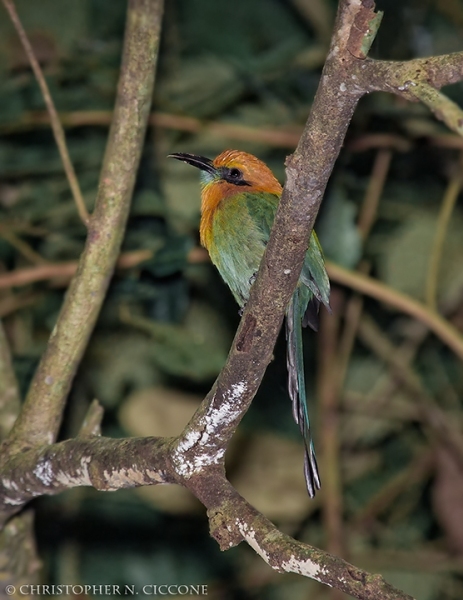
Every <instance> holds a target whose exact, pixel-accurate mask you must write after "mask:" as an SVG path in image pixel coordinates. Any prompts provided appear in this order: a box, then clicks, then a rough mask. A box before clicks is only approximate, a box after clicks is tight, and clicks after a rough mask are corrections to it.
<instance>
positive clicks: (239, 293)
mask: <svg viewBox="0 0 463 600" xmlns="http://www.w3.org/2000/svg"><path fill="white" fill-rule="evenodd" d="M169 157H170V158H175V159H177V160H181V161H183V162H185V163H187V164H189V165H192V166H194V167H196V168H198V169H199V170H200V184H201V220H200V227H199V232H200V242H201V244H202V246H204V247H205V248H206V249H207V251H208V252H209V256H210V258H211V261H212V263H213V264H214V265H215V266H216V267H217V269H218V271H219V273H220V275H221V276H222V279H223V280H224V281H225V283H226V284H227V285H228V287H229V288H230V290H231V292H232V294H233V296H234V297H235V299H236V301H237V302H238V304H239V306H240V308H241V310H242V309H243V308H244V307H245V305H246V302H247V300H248V298H249V293H250V289H251V286H252V283H253V282H254V280H255V278H256V274H257V272H258V270H259V265H260V262H261V260H262V257H263V255H264V251H265V247H266V245H267V242H268V240H269V237H270V231H271V229H272V225H273V221H274V218H275V213H276V210H277V207H278V203H279V201H280V198H281V194H282V191H283V188H282V186H281V184H280V183H279V181H278V180H277V179H276V177H275V176H274V174H273V173H272V171H271V170H270V168H269V167H268V166H267V165H266V164H265V163H264V162H263V161H261V160H260V159H259V158H257V157H256V156H254V155H252V154H249V153H247V152H243V151H240V150H225V151H224V152H222V153H221V154H219V155H218V156H217V157H216V158H215V159H213V160H211V159H210V158H206V157H204V156H198V155H195V154H188V153H185V152H176V153H172V154H170V155H169ZM329 296H330V282H329V279H328V275H327V272H326V269H325V262H324V257H323V252H322V249H321V246H320V242H319V241H318V238H317V235H316V233H315V232H312V234H311V236H310V240H309V242H308V249H307V251H306V254H305V258H304V263H303V267H302V272H301V275H300V277H299V281H298V284H297V286H296V289H295V290H294V293H293V295H292V297H291V300H290V302H289V305H288V307H287V310H286V315H285V316H286V319H285V323H286V340H287V369H288V392H289V396H290V399H291V401H292V409H293V417H294V420H295V421H296V423H297V425H298V426H299V429H300V432H301V434H302V437H303V439H304V449H305V452H304V476H305V482H306V487H307V491H308V494H309V496H310V497H311V498H313V497H314V496H315V493H316V491H317V490H319V489H320V486H321V482H320V474H319V470H318V466H317V459H316V456H315V449H314V442H313V438H312V433H311V428H310V424H309V413H308V407H307V399H306V388H305V377H304V357H303V345H302V326H307V325H309V326H310V327H311V328H312V329H314V330H315V331H316V330H317V329H318V312H319V307H320V305H322V304H323V305H324V306H325V307H326V308H327V309H328V310H329V311H330V312H331V309H330V304H329Z"/></svg>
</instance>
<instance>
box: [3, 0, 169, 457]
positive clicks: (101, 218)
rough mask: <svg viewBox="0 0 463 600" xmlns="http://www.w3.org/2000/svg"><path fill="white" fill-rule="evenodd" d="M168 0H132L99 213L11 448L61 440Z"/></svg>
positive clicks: (138, 141) (129, 179) (114, 243)
mask: <svg viewBox="0 0 463 600" xmlns="http://www.w3.org/2000/svg"><path fill="white" fill-rule="evenodd" d="M162 9H163V1H162V0H129V3H128V11H127V21H126V23H127V24H126V31H125V41H124V48H123V55H122V66H121V74H120V79H119V85H118V90H117V97H116V105H115V109H114V116H113V121H112V125H111V130H110V133H109V140H108V144H107V148H106V153H105V157H104V166H103V169H102V172H101V176H100V183H99V189H98V194H97V198H96V205H95V211H94V213H93V215H92V217H91V219H90V221H89V227H88V237H87V241H86V244H85V248H84V251H83V253H82V256H81V258H80V261H79V266H78V269H77V273H76V275H75V276H74V278H73V280H72V282H71V285H70V287H69V289H68V292H67V295H66V299H65V301H64V304H63V307H62V309H61V312H60V314H59V317H58V320H57V322H56V325H55V327H54V330H53V332H52V335H51V337H50V340H49V343H48V346H47V349H46V351H45V353H44V355H43V357H42V360H41V361H40V364H39V367H38V369H37V371H36V373H35V376H34V379H33V381H32V384H31V387H30V390H29V393H28V395H27V398H26V402H25V405H24V407H23V410H22V412H21V415H20V417H19V419H18V420H17V421H16V424H15V426H14V429H13V431H12V436H11V439H10V443H11V444H12V448H13V449H15V450H20V449H22V448H25V447H30V446H33V445H35V444H42V443H51V442H53V441H54V440H55V439H56V435H57V433H58V429H59V426H60V423H61V416H62V412H63V408H64V405H65V401H66V398H67V394H68V392H69V389H70V387H71V383H72V381H73V378H74V375H75V373H76V370H77V367H78V366H79V363H80V360H81V358H82V355H83V353H84V351H85V348H86V346H87V343H88V340H89V338H90V335H91V333H92V331H93V327H94V325H95V322H96V319H97V317H98V314H99V312H100V309H101V305H102V303H103V300H104V297H105V294H106V290H107V288H108V285H109V281H110V279H111V275H112V273H113V271H114V267H115V265H116V261H117V258H118V255H119V251H120V246H121V242H122V238H123V235H124V231H125V225H126V221H127V216H128V212H129V207H130V201H131V197H132V191H133V187H134V184H135V177H136V173H137V169H138V164H139V161H140V155H141V151H142V147H143V141H144V137H145V131H146V126H147V122H148V116H149V110H150V107H151V99H152V91H153V83H154V74H155V68H156V60H157V54H158V46H159V36H160V29H161V18H162Z"/></svg>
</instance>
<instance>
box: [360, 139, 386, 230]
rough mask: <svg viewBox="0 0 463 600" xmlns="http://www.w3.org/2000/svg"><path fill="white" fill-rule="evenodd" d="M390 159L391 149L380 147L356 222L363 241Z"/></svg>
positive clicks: (378, 198) (372, 217) (372, 221)
mask: <svg viewBox="0 0 463 600" xmlns="http://www.w3.org/2000/svg"><path fill="white" fill-rule="evenodd" d="M391 160H392V151H391V150H390V149H386V148H381V149H380V150H378V153H377V154H376V157H375V162H374V165H373V171H372V173H371V176H370V180H369V182H368V188H367V191H366V193H365V198H364V201H363V204H362V208H361V210H360V214H359V217H358V223H357V227H358V230H359V232H360V235H361V237H362V240H363V241H365V240H366V238H367V237H368V235H369V233H370V230H371V228H372V226H373V223H374V222H375V220H376V213H377V212H378V204H379V200H380V198H381V194H382V191H383V188H384V184H385V182H386V178H387V174H388V173H389V167H390V164H391Z"/></svg>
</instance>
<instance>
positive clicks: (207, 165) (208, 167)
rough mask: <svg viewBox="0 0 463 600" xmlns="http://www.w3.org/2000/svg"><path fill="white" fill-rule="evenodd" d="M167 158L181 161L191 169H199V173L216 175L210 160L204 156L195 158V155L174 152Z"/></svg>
mask: <svg viewBox="0 0 463 600" xmlns="http://www.w3.org/2000/svg"><path fill="white" fill-rule="evenodd" d="M167 158H176V159H177V160H182V161H183V162H185V163H188V164H189V165H192V166H193V167H197V168H198V169H201V171H207V172H208V173H216V172H217V169H216V168H215V167H214V165H213V163H212V160H211V159H210V158H206V157H205V156H197V155H196V154H188V153H186V152H174V153H173V154H169V155H168V157H167Z"/></svg>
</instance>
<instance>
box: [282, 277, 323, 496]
mask: <svg viewBox="0 0 463 600" xmlns="http://www.w3.org/2000/svg"><path fill="white" fill-rule="evenodd" d="M310 294H311V292H310V291H309V290H308V289H307V288H304V287H302V286H298V287H297V288H296V289H295V291H294V294H293V296H292V298H291V302H290V303H289V307H288V312H287V315H286V340H287V353H286V360H287V366H288V391H289V396H290V398H291V402H292V404H293V417H294V420H295V421H296V423H297V424H298V425H299V430H300V432H301V434H302V437H303V439H304V445H305V454H304V476H305V483H306V486H307V491H308V493H309V496H310V497H311V498H313V497H314V496H315V492H316V491H317V490H319V489H320V485H321V484H320V475H319V473H318V466H317V459H316V458H315V450H314V445H313V440H312V435H311V432H310V425H309V411H308V408H307V396H306V390H305V375H304V354H303V346H302V319H303V316H304V312H305V309H306V307H307V298H308V296H309V295H310Z"/></svg>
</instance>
